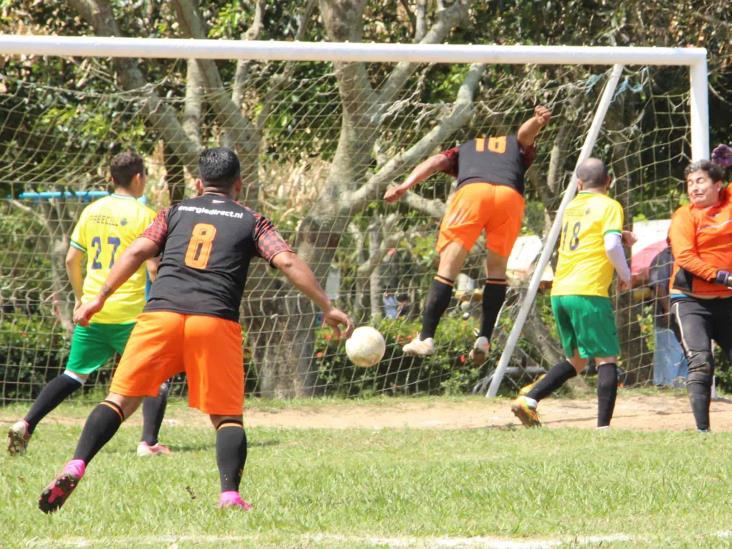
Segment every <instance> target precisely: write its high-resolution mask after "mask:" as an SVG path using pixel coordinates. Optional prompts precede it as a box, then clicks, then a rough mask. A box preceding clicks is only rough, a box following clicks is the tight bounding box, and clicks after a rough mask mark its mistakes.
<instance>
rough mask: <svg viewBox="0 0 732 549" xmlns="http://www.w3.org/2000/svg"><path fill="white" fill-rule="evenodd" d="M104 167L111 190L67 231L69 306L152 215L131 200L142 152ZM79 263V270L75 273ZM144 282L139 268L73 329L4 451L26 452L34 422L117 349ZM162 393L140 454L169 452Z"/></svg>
mask: <svg viewBox="0 0 732 549" xmlns="http://www.w3.org/2000/svg"><path fill="white" fill-rule="evenodd" d="M110 171H111V175H112V180H113V183H114V193H113V194H112V195H111V196H108V197H105V198H102V199H101V200H98V201H96V202H93V203H92V204H90V205H89V206H87V207H86V208H84V211H83V212H82V213H81V216H80V217H79V221H78V223H77V224H76V227H75V228H74V231H73V233H72V234H71V245H70V246H69V250H68V253H67V255H66V271H67V273H68V276H69V281H70V282H71V287H72V288H73V291H74V301H75V303H74V310H76V309H78V308H79V307H80V306H81V304H82V303H83V302H86V301H89V300H90V296H96V295H97V293H99V290H100V288H101V287H102V285H103V284H104V281H105V279H106V278H107V275H108V274H109V270H110V269H111V268H112V265H114V262H115V260H116V259H117V258H119V257H120V256H121V255H122V252H123V251H124V250H125V249H126V248H127V247H128V246H129V245H130V244H132V242H133V241H134V240H135V239H136V238H137V237H138V236H139V235H141V234H142V232H143V231H144V230H145V228H146V227H147V226H148V225H149V224H150V223H151V222H152V220H153V219H154V218H155V212H154V211H153V210H151V209H150V208H148V207H147V206H145V205H143V204H141V203H140V202H139V201H138V200H137V199H138V198H139V197H140V196H142V194H143V192H144V190H145V167H144V164H143V161H142V158H140V157H139V156H138V155H136V154H134V153H132V152H125V153H121V154H118V155H116V156H115V157H114V158H113V159H112V162H111V165H110ZM85 258H86V259H85ZM84 262H85V263H86V276H84V275H83V272H82V271H83V269H82V264H83V263H84ZM152 266H154V264H152ZM151 272H152V269H151ZM145 283H146V272H145V267H142V268H140V269H139V270H138V271H137V272H136V273H135V274H134V275H132V277H130V279H129V281H127V282H126V283H125V284H124V285H123V286H122V287H121V288H120V289H119V290H118V291H117V293H115V294H114V296H112V297H111V298H110V299H108V300H107V302H106V303H105V305H104V308H103V309H102V310H101V311H100V312H99V313H98V314H97V315H96V316H95V317H94V323H93V324H89V326H76V327H75V329H74V334H73V336H72V339H71V350H70V353H69V358H68V361H67V363H66V369H65V371H64V372H63V373H62V374H61V375H59V376H58V377H56V378H54V379H52V380H51V381H50V382H49V383H48V384H47V385H46V386H45V387H44V388H43V390H42V391H41V393H40V394H39V395H38V398H36V400H35V401H34V402H33V405H32V406H31V409H30V411H29V412H28V414H27V415H26V416H25V418H24V419H21V420H19V421H17V422H16V423H15V424H13V426H12V427H11V428H10V431H9V432H8V439H9V442H8V452H9V453H10V454H11V455H17V454H23V453H25V451H26V449H27V446H28V441H29V439H30V437H31V435H32V434H33V431H34V430H35V428H36V426H37V425H38V423H39V422H40V421H41V420H42V419H43V418H44V417H45V416H46V415H47V414H48V413H49V412H51V411H52V410H53V409H54V408H56V407H57V406H58V405H59V404H60V403H61V402H63V400H64V399H66V397H68V396H69V395H71V394H72V393H73V392H74V391H76V390H77V389H79V388H80V387H81V386H82V385H83V383H84V382H85V381H86V378H87V377H88V376H89V375H90V374H91V373H93V372H95V371H96V370H97V369H99V368H100V367H101V366H102V365H103V364H104V363H106V362H107V361H108V360H109V359H110V358H111V357H112V356H113V355H114V354H115V353H119V354H121V353H122V351H123V350H124V348H125V345H126V343H127V339H128V338H129V336H130V332H131V331H132V328H133V327H134V325H135V317H136V316H137V315H138V314H139V313H140V311H142V307H143V306H144V305H145ZM166 397H167V385H166V384H163V386H161V394H160V395H159V396H158V397H157V398H151V399H149V402H148V403H147V409H148V413H147V414H146V417H145V421H144V424H145V425H144V428H143V441H142V442H141V443H140V446H139V447H138V454H139V455H148V454H155V453H169V450H168V449H167V448H166V447H165V446H163V445H162V444H159V443H158V442H157V434H158V431H159V429H160V423H161V422H162V412H163V411H164V409H165V403H166V400H167V399H166Z"/></svg>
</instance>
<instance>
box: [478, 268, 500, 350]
mask: <svg viewBox="0 0 732 549" xmlns="http://www.w3.org/2000/svg"><path fill="white" fill-rule="evenodd" d="M505 299H506V281H505V280H502V281H498V280H489V281H488V282H486V283H485V287H484V288H483V318H482V320H481V322H480V334H478V335H481V336H485V337H487V338H488V340H489V341H490V339H491V335H493V327H494V326H495V325H496V319H497V318H498V313H500V312H501V306H502V305H503V301H504V300H505Z"/></svg>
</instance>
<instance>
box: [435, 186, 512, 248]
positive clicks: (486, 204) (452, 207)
mask: <svg viewBox="0 0 732 549" xmlns="http://www.w3.org/2000/svg"><path fill="white" fill-rule="evenodd" d="M523 218H524V197H523V196H521V194H519V192H518V191H517V190H515V189H513V188H511V187H508V186H506V185H493V184H491V183H469V184H467V185H465V186H464V187H461V188H460V189H458V191H457V192H456V193H455V194H454V195H453V197H452V199H451V200H450V202H449V204H448V206H447V210H446V212H445V216H444V217H443V218H442V223H441V224H440V235H439V237H438V238H437V251H438V252H442V250H443V249H444V248H445V246H447V245H448V244H450V243H451V242H459V243H460V244H461V245H462V246H463V248H465V249H466V250H468V251H470V249H471V248H472V247H473V244H475V241H476V240H478V236H479V235H480V232H481V231H482V230H485V234H486V243H485V247H486V248H487V249H489V250H490V251H492V252H494V253H496V254H498V255H500V256H502V257H508V256H509V255H510V254H511V248H513V244H514V242H516V238H517V237H518V235H519V232H520V231H521V222H522V221H523Z"/></svg>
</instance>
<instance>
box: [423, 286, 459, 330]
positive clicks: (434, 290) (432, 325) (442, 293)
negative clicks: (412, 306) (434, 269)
mask: <svg viewBox="0 0 732 549" xmlns="http://www.w3.org/2000/svg"><path fill="white" fill-rule="evenodd" d="M438 278H439V280H438ZM451 297H452V280H450V279H448V278H444V277H441V276H440V277H435V279H434V280H432V286H430V290H429V292H428V293H427V302H426V303H425V305H424V314H423V315H422V331H421V332H420V334H419V337H420V339H427V338H428V337H435V332H436V331H437V325H438V324H439V323H440V317H442V315H443V313H444V312H445V311H446V310H447V307H448V305H450V298H451Z"/></svg>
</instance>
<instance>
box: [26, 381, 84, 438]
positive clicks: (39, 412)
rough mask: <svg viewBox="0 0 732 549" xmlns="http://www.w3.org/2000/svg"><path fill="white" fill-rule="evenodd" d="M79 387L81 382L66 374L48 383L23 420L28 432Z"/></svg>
mask: <svg viewBox="0 0 732 549" xmlns="http://www.w3.org/2000/svg"><path fill="white" fill-rule="evenodd" d="M79 387H81V382H80V381H78V380H76V379H74V378H73V377H71V376H68V375H66V374H61V375H60V376H58V377H55V378H53V379H52V380H51V381H49V382H48V383H47V384H46V386H45V387H44V388H43V389H42V390H41V394H40V395H38V398H36V400H35V401H34V402H33V405H32V406H31V409H30V411H29V412H28V415H26V416H25V420H26V421H27V422H28V431H29V432H31V433H32V432H33V431H34V430H35V428H36V425H38V424H39V423H40V421H41V420H42V419H43V418H44V417H46V415H47V414H48V413H49V412H50V411H51V410H53V409H54V408H56V406H58V405H59V404H61V403H62V402H63V401H64V399H65V398H66V397H67V396H69V395H70V394H71V393H73V392H74V391H76V390H77V389H78V388H79Z"/></svg>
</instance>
